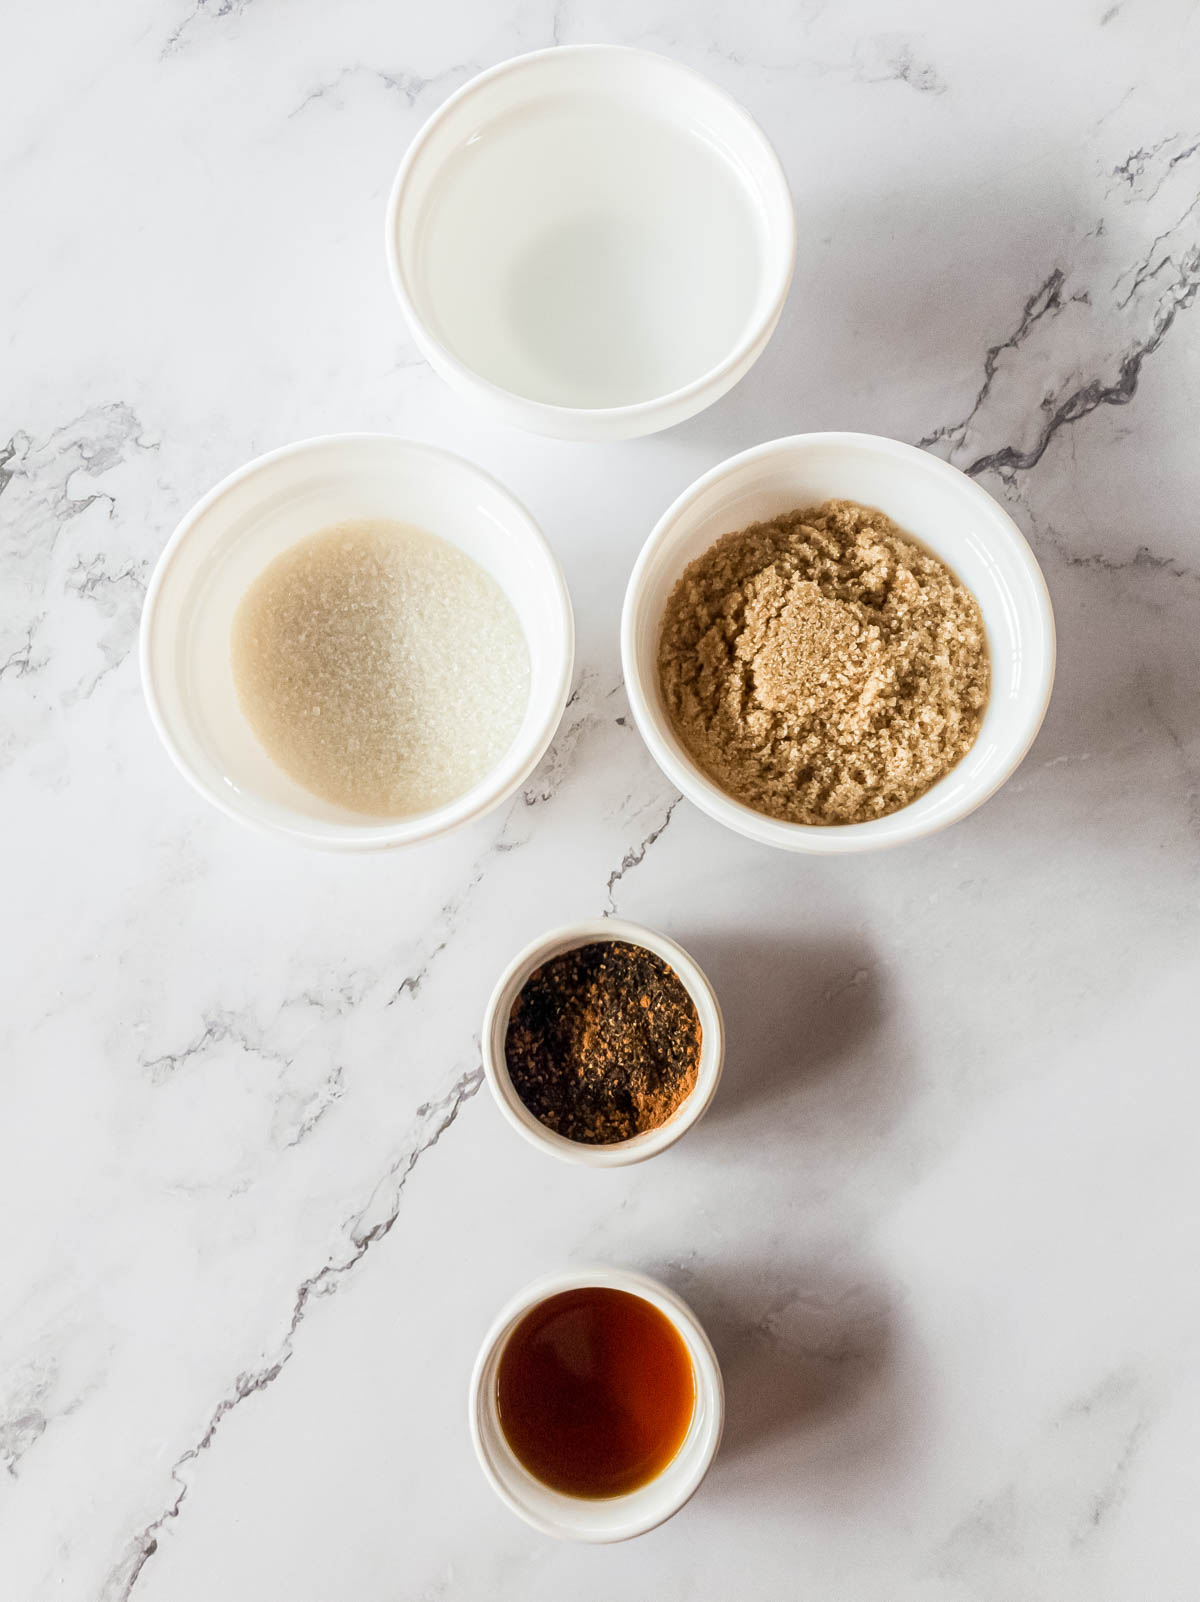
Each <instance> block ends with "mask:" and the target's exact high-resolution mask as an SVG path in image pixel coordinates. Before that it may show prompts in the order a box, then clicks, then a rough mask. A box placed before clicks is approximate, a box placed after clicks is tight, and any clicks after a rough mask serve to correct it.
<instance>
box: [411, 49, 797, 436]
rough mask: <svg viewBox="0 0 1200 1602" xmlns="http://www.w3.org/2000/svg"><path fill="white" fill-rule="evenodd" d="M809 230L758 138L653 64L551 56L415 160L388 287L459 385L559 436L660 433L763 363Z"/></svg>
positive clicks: (728, 108) (693, 80)
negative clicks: (799, 233) (799, 228)
mask: <svg viewBox="0 0 1200 1602" xmlns="http://www.w3.org/2000/svg"><path fill="white" fill-rule="evenodd" d="M795 234H796V229H795V216H794V212H793V209H792V202H791V195H790V193H789V191H788V186H787V180H786V178H785V177H784V174H783V170H782V168H781V167H780V165H779V161H778V158H777V157H776V155H775V153H774V151H773V150H772V149H771V146H770V145H769V143H768V142H767V140H766V138H765V136H764V135H763V133H762V131H761V129H760V128H759V127H758V126H757V124H756V123H755V122H754V121H753V120H752V119H751V118H750V117H749V115H748V114H747V113H746V112H745V111H744V110H743V109H742V107H741V106H739V105H738V104H737V102H736V101H734V100H732V99H731V98H730V97H729V96H728V95H727V94H725V92H724V91H723V90H721V89H718V88H717V87H716V85H714V84H712V83H710V82H709V81H708V79H706V78H703V77H701V76H700V75H699V74H698V73H696V72H693V71H692V70H691V69H690V68H688V67H684V66H682V65H681V64H680V63H679V62H676V61H671V60H669V59H668V58H667V57H665V56H659V55H654V54H651V53H650V52H648V51H644V50H630V49H625V48H621V47H616V46H609V45H579V46H568V47H559V48H555V49H552V50H540V51H536V52H534V53H533V54H531V55H527V56H518V57H516V58H515V59H514V60H512V61H505V62H502V63H501V64H500V65H499V66H497V67H493V68H491V69H490V70H489V71H487V72H484V73H481V74H480V75H479V76H478V77H477V78H473V79H472V80H471V81H470V82H469V83H468V84H466V85H464V87H463V88H461V89H459V90H458V91H457V93H455V94H453V95H451V97H450V98H449V100H447V101H446V103H445V104H444V105H443V106H441V107H440V108H439V109H438V110H437V111H436V112H435V113H434V115H433V116H432V117H431V118H430V119H429V121H428V122H427V123H426V124H425V126H424V128H422V130H421V132H420V133H419V134H418V135H417V137H416V139H415V140H414V141H413V143H412V145H411V146H410V148H409V150H408V153H407V155H406V156H405V158H404V161H403V162H402V164H401V166H400V170H399V172H398V173H397V175H396V181H395V184H394V185H393V188H392V194H391V199H390V201H389V204H388V210H387V225H386V238H385V243H386V249H387V259H388V265H389V268H390V271H391V276H392V283H393V285H394V286H395V290H396V294H397V296H398V297H399V300H400V304H401V306H402V307H403V309H404V313H405V316H406V317H407V319H408V322H409V324H410V326H411V328H412V331H413V336H414V338H415V339H416V342H417V344H418V346H419V347H420V349H421V351H422V353H423V354H424V355H425V356H426V357H427V358H428V360H429V362H430V364H431V366H432V367H433V368H434V369H435V370H436V371H437V372H438V373H440V374H441V376H442V377H443V378H444V379H445V380H446V382H447V383H448V384H450V385H451V386H452V387H453V388H454V389H456V390H458V391H459V392H460V393H461V394H463V395H465V396H467V397H468V398H469V399H471V400H473V401H476V402H478V403H479V404H480V405H482V406H484V407H486V408H488V409H489V410H490V411H491V412H492V413H493V414H494V415H496V416H498V417H500V418H502V419H503V420H504V421H506V422H508V423H512V424H514V425H515V426H517V427H520V428H525V429H530V430H532V431H533V432H534V433H539V434H549V435H552V436H555V437H557V438H560V439H576V440H611V439H627V438H631V437H633V436H634V435H639V434H650V433H653V432H655V430H657V429H660V428H666V427H668V426H669V425H670V424H672V423H678V422H682V421H683V419H684V418H686V417H691V416H692V415H693V414H694V413H696V412H699V411H701V410H702V409H703V408H704V407H706V406H709V405H711V404H712V402H713V401H715V400H717V399H718V398H719V397H720V396H721V395H723V394H724V393H725V392H726V390H728V389H730V388H731V387H732V386H733V385H734V384H735V383H736V382H737V381H738V379H739V378H741V377H742V376H743V374H745V373H746V372H747V371H748V370H749V368H750V367H751V365H752V364H753V363H754V362H755V361H756V360H757V359H758V357H759V356H760V355H761V354H762V351H763V348H764V347H765V345H766V343H767V340H768V339H769V338H770V336H771V333H772V331H773V330H774V327H775V324H776V322H777V321H778V319H779V314H780V312H781V310H782V309H783V303H784V301H785V299H786V297H787V292H788V286H789V284H790V283H791V277H792V268H793V265H794V262H795V248H796V238H795Z"/></svg>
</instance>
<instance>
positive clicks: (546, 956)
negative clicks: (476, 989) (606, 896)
mask: <svg viewBox="0 0 1200 1602" xmlns="http://www.w3.org/2000/svg"><path fill="white" fill-rule="evenodd" d="M481 1038H482V1045H483V1066H484V1072H485V1074H486V1075H487V1080H488V1083H489V1085H490V1086H491V1089H492V1094H493V1095H494V1097H495V1099H496V1102H497V1104H498V1105H499V1107H500V1110H501V1112H502V1113H503V1114H504V1116H505V1117H506V1118H507V1119H508V1121H509V1123H510V1124H512V1125H513V1127H514V1128H515V1129H516V1130H518V1131H519V1132H520V1133H521V1134H522V1135H524V1136H525V1138H526V1139H527V1140H529V1141H531V1142H532V1143H533V1144H534V1145H535V1146H539V1147H541V1148H542V1150H543V1151H549V1152H551V1153H552V1154H553V1155H554V1156H556V1157H561V1158H563V1159H564V1160H565V1161H567V1162H574V1163H581V1164H583V1165H585V1166H586V1167H590V1168H617V1167H623V1166H625V1165H627V1164H629V1163H637V1162H643V1161H644V1160H645V1159H646V1158H647V1157H653V1156H656V1155H657V1154H658V1153H659V1152H661V1151H665V1150H666V1148H667V1147H668V1146H671V1145H674V1143H675V1142H676V1141H677V1140H679V1139H680V1137H681V1136H683V1135H684V1134H686V1133H687V1131H688V1130H689V1129H691V1128H692V1126H693V1125H694V1124H695V1123H696V1122H697V1121H698V1120H699V1119H700V1118H701V1117H702V1116H703V1114H704V1112H705V1109H706V1108H707V1107H708V1105H709V1103H710V1102H711V1101H712V1098H713V1096H714V1094H715V1092H716V1088H717V1084H718V1081H719V1080H720V1077H721V1068H722V1066H723V1063H724V1057H725V1032H724V1024H723V1022H722V1018H721V1009H720V1006H719V1005H718V1003H717V998H716V994H715V993H714V991H713V988H712V986H711V985H710V984H709V982H708V980H707V979H706V978H705V976H704V974H703V973H702V971H701V970H700V968H699V966H698V965H697V964H696V962H695V961H694V960H693V959H692V958H691V957H690V956H689V955H688V953H687V952H686V951H684V949H683V947H682V946H680V945H677V944H676V942H675V941H674V940H671V939H668V937H667V936H666V935H663V934H659V933H657V932H656V931H654V930H652V929H645V928H643V927H642V926H641V925H640V924H635V923H626V922H624V921H622V920H620V919H616V918H597V919H595V920H593V921H592V922H589V923H577V924H570V925H568V926H567V927H565V928H562V929H556V930H554V931H553V932H552V933H551V934H548V935H545V936H543V937H542V938H541V939H540V940H536V941H534V942H533V944H532V945H530V946H527V947H526V948H525V950H524V951H522V952H521V953H520V954H519V955H518V956H517V957H515V958H514V959H513V961H512V962H511V963H510V964H509V966H508V968H507V969H506V971H505V972H504V974H503V975H502V976H501V978H500V981H499V983H498V984H497V985H496V988H495V990H494V991H493V993H492V997H491V1000H490V1001H489V1002H488V1006H487V1012H486V1014H485V1016H484V1022H483V1032H482V1037H481Z"/></svg>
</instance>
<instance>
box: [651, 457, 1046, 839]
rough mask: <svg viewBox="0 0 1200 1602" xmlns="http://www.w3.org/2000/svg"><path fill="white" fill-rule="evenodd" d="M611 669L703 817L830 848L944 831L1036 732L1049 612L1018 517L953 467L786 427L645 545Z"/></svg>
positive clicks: (666, 520) (712, 480)
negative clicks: (616, 667)
mask: <svg viewBox="0 0 1200 1602" xmlns="http://www.w3.org/2000/svg"><path fill="white" fill-rule="evenodd" d="M621 651H622V661H623V665H624V672H625V682H626V687H627V690H628V693H629V699H630V704H631V707H632V710H633V714H634V718H635V720H636V722H637V725H638V728H639V729H640V731H641V733H642V736H643V738H644V739H645V741H646V744H647V745H648V746H649V748H650V751H651V754H652V755H653V756H654V757H655V759H656V761H657V762H658V763H659V765H660V767H662V769H663V771H664V772H665V773H666V774H667V775H668V776H669V777H670V778H671V779H672V780H673V781H674V783H675V784H676V785H677V786H678V787H679V789H680V790H681V791H682V792H683V793H684V794H685V795H686V796H688V797H689V799H690V800H692V801H693V802H695V804H696V805H697V806H699V807H700V808H701V809H702V810H703V811H705V812H707V813H708V814H709V815H710V816H711V817H713V818H715V819H717V820H718V822H721V823H724V824H725V825H727V826H728V827H729V828H732V829H735V830H737V831H738V832H739V833H741V834H744V835H747V836H749V837H750V838H751V839H754V840H758V841H760V842H762V843H763V844H767V845H774V846H778V847H782V848H783V849H785V850H790V851H805V852H812V853H819V854H838V853H845V852H852V851H865V850H873V849H878V848H881V847H885V846H892V845H899V844H901V843H903V842H904V841H907V840H915V839H919V838H921V837H922V836H924V835H928V834H932V833H934V832H935V831H936V830H938V829H942V828H945V827H946V826H947V825H948V824H951V823H954V822H957V821H958V819H960V818H963V817H965V816H966V815H967V814H968V813H969V812H971V811H973V810H974V809H975V808H976V807H977V806H979V805H981V804H982V803H983V802H984V801H985V800H987V798H988V797H989V796H990V795H992V794H993V793H994V792H995V791H996V790H997V789H998V788H999V787H1000V785H1002V784H1003V783H1004V781H1005V780H1006V779H1007V778H1009V777H1010V775H1011V774H1012V773H1013V772H1014V771H1015V769H1016V767H1017V766H1018V764H1019V763H1020V761H1021V760H1022V758H1023V757H1024V755H1025V753H1026V751H1027V750H1028V749H1029V747H1030V745H1031V744H1032V743H1033V739H1034V737H1035V736H1036V734H1037V731H1038V729H1039V728H1040V726H1041V722H1042V718H1043V716H1044V715H1045V711H1046V706H1047V704H1048V701H1049V698H1050V689H1051V684H1052V682H1053V677H1054V618H1053V614H1052V611H1051V607H1050V599H1049V595H1048V593H1047V591H1046V585H1045V581H1044V580H1043V578H1042V574H1041V570H1040V568H1039V567H1038V564H1037V561H1036V559H1035V557H1034V555H1033V552H1032V551H1031V550H1030V548H1029V546H1028V544H1027V543H1026V541H1025V539H1024V537H1023V536H1022V534H1021V532H1020V530H1019V529H1018V528H1017V526H1016V524H1015V523H1014V522H1013V521H1012V519H1011V518H1010V517H1009V516H1008V515H1007V513H1006V512H1004V510H1003V509H1002V508H1001V507H1000V506H999V505H998V504H997V503H996V502H995V501H994V500H993V499H992V497H991V496H990V495H988V494H987V492H986V491H985V490H983V489H982V488H981V487H980V486H979V485H978V484H976V483H975V482H974V481H973V480H972V479H970V478H968V477H967V476H966V475H965V474H964V473H961V472H959V471H958V469H957V468H955V467H952V466H951V465H950V464H949V463H947V462H943V461H941V460H940V459H939V458H937V457H934V456H931V455H929V454H928V453H927V452H926V451H922V450H918V449H916V448H915V447H913V446H911V445H905V444H902V443H901V442H899V441H898V440H890V439H882V438H878V437H876V436H873V435H869V434H802V435H796V436H793V437H792V438H790V439H781V440H774V441H772V442H771V443H769V444H766V445H760V446H757V447H755V448H754V449H753V450H749V451H745V452H743V453H742V454H741V455H740V456H735V457H733V458H732V459H731V460H729V461H727V462H724V463H722V464H721V465H720V466H719V467H716V468H714V469H713V470H712V471H711V472H710V473H707V474H705V476H704V477H703V478H701V479H699V480H698V481H697V482H696V483H695V484H693V485H692V486H691V488H690V489H688V490H685V491H684V493H683V494H682V495H681V496H680V497H679V499H678V500H677V501H676V502H675V503H674V505H673V506H671V507H670V508H669V509H668V511H667V512H666V514H665V515H664V516H663V518H662V519H661V520H660V522H659V523H658V525H657V527H656V528H655V529H654V531H653V533H652V534H651V535H650V538H649V539H648V540H647V542H646V545H645V546H644V548H643V550H642V552H641V555H640V556H639V558H638V560H637V563H636V565H635V567H634V570H633V574H632V576H631V578H630V581H629V587H628V590H627V592H626V596H625V609H624V615H623V618H622V632H621Z"/></svg>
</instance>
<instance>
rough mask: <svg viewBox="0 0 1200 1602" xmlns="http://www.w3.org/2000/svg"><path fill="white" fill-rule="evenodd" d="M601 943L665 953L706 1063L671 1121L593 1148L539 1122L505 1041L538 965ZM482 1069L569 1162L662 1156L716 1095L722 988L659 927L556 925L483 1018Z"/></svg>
mask: <svg viewBox="0 0 1200 1602" xmlns="http://www.w3.org/2000/svg"><path fill="white" fill-rule="evenodd" d="M597 940H624V941H628V943H629V944H630V945H634V946H643V947H644V948H645V949H646V950H647V951H652V952H653V953H654V954H655V956H656V957H661V959H662V960H663V962H665V963H667V964H668V965H669V966H670V967H671V968H673V969H674V970H675V972H676V973H677V974H678V976H679V979H680V981H681V982H682V984H683V986H684V989H685V990H686V991H687V993H688V995H689V996H690V997H691V998H692V1002H693V1004H694V1006H695V1008H696V1012H697V1014H698V1015H699V1018H700V1031H701V1038H700V1062H699V1065H698V1068H697V1072H696V1086H695V1089H694V1090H693V1091H692V1093H691V1095H690V1096H689V1097H688V1099H687V1100H686V1101H685V1102H684V1104H683V1106H682V1107H680V1109H679V1111H678V1112H677V1113H676V1114H675V1115H674V1117H673V1118H669V1119H668V1120H667V1122H666V1123H665V1124H660V1125H659V1127H658V1128H657V1129H651V1130H647V1132H646V1133H645V1134H642V1135H634V1136H633V1138H632V1139H631V1140H622V1141H618V1142H616V1143H615V1144H614V1145H611V1146H587V1145H584V1144H583V1143H582V1142H581V1141H578V1140H567V1139H566V1137H565V1136H563V1135H558V1134H555V1132H554V1131H553V1130H552V1129H547V1128H546V1126H545V1125H544V1124H542V1123H540V1122H539V1121H538V1120H537V1119H536V1118H535V1117H534V1116H533V1114H532V1113H531V1112H530V1111H529V1108H528V1107H526V1105H525V1103H524V1102H523V1101H522V1100H521V1098H520V1096H518V1095H517V1092H516V1091H515V1090H514V1089H513V1083H512V1080H511V1079H510V1078H509V1076H508V1068H507V1066H506V1063H505V1055H504V1038H505V1035H506V1034H507V1032H508V1017H509V1013H510V1012H511V1011H512V1004H513V1002H514V1001H515V1000H516V999H517V996H518V995H519V993H520V991H521V988H522V986H523V985H524V983H525V981H526V980H527V979H528V978H529V976H530V974H531V973H532V972H533V971H534V969H535V968H540V967H541V965H542V964H543V963H544V962H549V960H550V959H551V957H557V956H560V955H561V954H562V952H564V951H573V950H574V949H575V948H576V947H577V946H586V945H590V944H591V943H592V942H593V941H597ZM480 1038H481V1043H482V1047H483V1071H484V1074H485V1075H486V1077H487V1082H488V1084H489V1085H490V1086H491V1090H492V1095H493V1096H494V1097H495V1098H496V1103H497V1105H498V1106H499V1108H500V1111H501V1112H502V1113H503V1114H504V1116H505V1117H506V1118H507V1119H508V1121H509V1123H510V1124H511V1125H512V1126H513V1128H514V1129H515V1130H517V1132H518V1133H519V1134H522V1135H524V1137H525V1139H526V1140H528V1141H531V1142H532V1143H533V1145H535V1146H540V1147H541V1149H542V1150H543V1151H548V1152H550V1154H551V1155H552V1156H554V1157H561V1158H562V1159H563V1161H564V1162H569V1163H580V1164H582V1165H583V1166H584V1167H586V1168H624V1167H627V1166H628V1165H629V1164H630V1163H640V1162H645V1160H646V1158H647V1157H656V1156H657V1155H658V1153H659V1152H660V1151H666V1149H667V1147H668V1146H673V1145H674V1144H675V1142H676V1141H677V1140H679V1139H680V1138H681V1137H682V1136H683V1135H686V1134H687V1132H688V1130H689V1129H691V1128H692V1126H693V1125H694V1124H696V1123H698V1122H699V1120H700V1119H701V1118H702V1117H703V1115H704V1113H705V1111H706V1109H707V1108H708V1105H709V1103H710V1102H711V1101H712V1099H713V1096H714V1095H715V1094H716V1090H717V1084H718V1083H719V1081H720V1078H721V1069H722V1067H723V1066H724V1063H725V1025H724V1021H723V1019H722V1017H721V1008H720V1005H719V1003H718V1001H717V996H716V992H715V991H714V990H713V987H712V985H710V984H709V982H708V980H707V979H706V978H705V976H704V973H703V972H702V971H701V969H700V967H699V966H698V964H697V963H696V962H695V961H694V960H693V958H692V957H690V956H689V955H688V953H687V952H686V951H685V950H684V949H683V947H682V946H680V945H677V944H676V943H675V941H674V940H670V939H668V937H667V936H666V935H663V934H659V933H658V932H657V931H656V930H654V929H645V928H643V927H642V925H641V924H638V923H626V922H624V921H623V920H622V919H620V918H594V919H592V920H591V921H590V922H588V923H571V924H566V925H565V926H564V927H563V928H561V929H553V930H551V932H550V933H549V934H546V935H543V936H542V937H541V938H540V939H538V940H535V941H534V942H533V943H532V944H531V945H528V946H526V947H525V949H524V951H521V952H519V953H518V954H517V956H515V957H514V958H513V960H512V961H511V962H510V963H509V965H508V967H507V968H506V969H505V970H504V972H503V974H501V976H500V979H499V982H498V983H497V985H496V988H495V990H493V992H492V996H491V1000H490V1001H489V1002H488V1004H487V1011H486V1012H485V1013H484V1018H483V1031H482V1035H481V1037H480Z"/></svg>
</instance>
